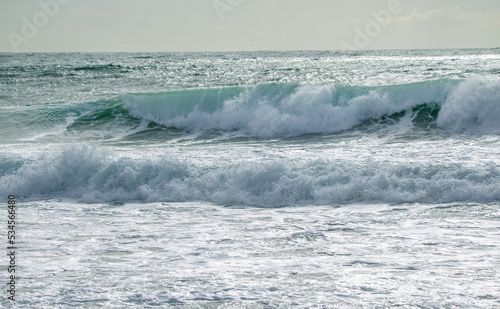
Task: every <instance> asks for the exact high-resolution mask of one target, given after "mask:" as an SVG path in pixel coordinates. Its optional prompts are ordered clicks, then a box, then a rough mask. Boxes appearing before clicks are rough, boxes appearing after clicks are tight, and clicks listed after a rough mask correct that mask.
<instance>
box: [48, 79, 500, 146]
mask: <svg viewBox="0 0 500 309" xmlns="http://www.w3.org/2000/svg"><path fill="white" fill-rule="evenodd" d="M43 113H44V115H46V114H50V115H51V116H50V119H55V120H54V121H58V124H59V125H60V124H61V119H65V118H68V119H69V118H71V119H70V121H69V120H68V121H66V123H68V125H67V131H86V130H94V131H95V130H102V131H106V132H108V133H110V134H112V132H113V131H114V130H116V131H117V132H118V131H119V132H123V131H124V130H129V131H131V132H132V131H133V132H136V131H137V128H139V127H141V128H144V127H146V128H147V127H151V126H153V127H158V126H160V127H164V128H165V127H168V128H175V129H177V130H184V131H188V132H193V131H194V132H221V133H224V132H237V133H239V134H244V135H247V136H253V137H258V138H273V137H290V136H300V135H305V134H329V133H336V132H342V131H346V130H350V129H353V128H360V127H361V128H364V129H369V130H372V131H373V130H377V129H378V128H380V127H381V126H380V125H382V127H384V128H387V127H388V126H389V127H390V126H391V125H394V124H401V123H402V122H404V123H405V125H407V126H408V127H409V128H416V129H418V128H426V129H429V128H430V129H439V130H440V131H446V132H450V133H452V134H454V133H457V134H462V133H468V134H469V133H470V134H500V80H490V81H486V80H480V79H470V80H465V81H459V80H436V81H428V82H422V83H415V84H404V85H392V86H379V87H365V86H347V85H340V84H332V85H323V86H310V85H299V84H293V83H289V84H260V85H257V86H253V87H232V88H210V89H185V90H177V91H169V92H160V93H135V94H134V93H124V94H122V95H121V96H119V97H115V98H112V99H109V100H106V101H98V102H89V103H86V104H83V105H78V106H77V105H67V106H66V109H64V108H63V109H61V107H60V106H57V107H56V108H55V109H54V111H53V112H50V113H49V112H46V111H44V112H43ZM39 118H40V117H39ZM41 118H43V117H41ZM144 123H149V126H148V125H144ZM42 127H46V125H43V126H42Z"/></svg>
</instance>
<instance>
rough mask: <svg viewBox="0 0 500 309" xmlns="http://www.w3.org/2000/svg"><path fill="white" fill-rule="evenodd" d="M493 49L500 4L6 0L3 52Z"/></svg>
mask: <svg viewBox="0 0 500 309" xmlns="http://www.w3.org/2000/svg"><path fill="white" fill-rule="evenodd" d="M491 47H500V1H499V0H0V52H13V51H20V52H101V51H103V52H114V51H116V52H119V51H123V52H140V51H143V52H161V51H164V52H171V51H254V50H338V49H434V48H491Z"/></svg>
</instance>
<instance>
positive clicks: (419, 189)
mask: <svg viewBox="0 0 500 309" xmlns="http://www.w3.org/2000/svg"><path fill="white" fill-rule="evenodd" d="M499 180H500V170H499V168H498V167H497V166H496V164H493V163H485V164H481V165H478V166H476V167H473V168H471V167H466V166H462V165H460V164H449V165H446V164H444V163H440V164H431V163H429V164H425V165H422V164H413V163H407V164H405V163H394V164H391V163H381V162H367V163H366V164H359V163H355V162H352V161H351V162H347V161H346V162H338V161H337V162H331V161H329V160H324V159H321V160H320V159H318V160H309V161H302V162H298V161H295V160H291V159H287V160H272V161H266V162H247V161H240V162H238V163H235V164H212V165H201V164H199V163H198V162H197V161H195V160H177V159H173V158H168V157H163V158H159V159H157V160H146V159H132V158H120V159H113V158H111V157H108V156H106V154H105V153H104V152H102V151H99V150H97V149H94V148H91V147H86V146H76V145H74V146H71V147H67V148H65V149H64V150H63V151H62V152H60V153H58V154H55V155H51V156H42V157H41V158H39V160H36V161H34V162H30V163H26V164H24V165H23V166H22V167H20V168H19V169H17V170H16V171H15V172H13V173H10V174H7V175H5V176H3V177H2V178H1V179H0V181H1V182H2V183H3V184H4V187H3V189H2V191H5V192H3V194H7V192H17V193H16V194H18V195H22V196H25V197H26V198H46V197H51V198H54V197H61V198H74V199H78V200H80V201H84V202H89V203H98V202H103V201H104V202H113V201H115V202H116V201H117V202H130V201H146V202H156V201H172V202H186V201H207V202H213V203H216V204H223V205H226V204H231V205H233V204H236V205H254V206H262V207H275V206H284V205H308V204H345V203H353V202H371V203H378V202H381V203H404V202H426V203H443V202H455V201H470V202H482V203H487V202H493V201H498V200H500V187H499V186H498V183H499Z"/></svg>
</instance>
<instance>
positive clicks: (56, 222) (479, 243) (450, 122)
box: [0, 49, 500, 308]
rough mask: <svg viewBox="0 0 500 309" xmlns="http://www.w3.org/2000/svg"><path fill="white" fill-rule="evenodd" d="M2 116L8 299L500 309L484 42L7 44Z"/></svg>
mask: <svg viewBox="0 0 500 309" xmlns="http://www.w3.org/2000/svg"><path fill="white" fill-rule="evenodd" d="M0 123H1V125H0V136H1V139H0V143H1V147H2V151H1V152H0V183H1V185H0V194H1V195H3V196H5V198H6V197H7V195H8V194H15V195H16V196H17V202H18V216H19V218H18V227H17V233H18V235H19V238H20V240H19V242H20V243H19V250H18V251H19V253H18V264H19V267H20V268H19V269H18V273H19V274H18V275H19V276H20V277H21V279H19V287H18V291H17V293H18V297H19V300H18V305H22V306H24V307H30V308H31V307H32V308H40V307H46V308H49V307H50V308H54V307H61V308H65V307H88V308H93V307H107V308H121V307H128V306H131V307H155V306H160V307H169V306H177V307H187V308H189V307H192V308H197V307H207V308H211V307H213V308H217V307H221V308H226V307H227V308H242V307H243V308H244V307H248V308H280V307H282V308H288V307H298V308H310V307H318V308H320V307H326V308H344V307H354V308H365V307H368V308H370V307H372V308H379V307H398V306H399V307H419V306H420V307H423V308H443V307H447V308H455V307H459V308H494V307H497V306H500V301H499V297H500V292H499V291H500V284H499V283H498V282H500V280H499V276H498V274H497V272H496V271H495V270H496V269H498V268H499V266H500V265H499V264H500V259H499V256H500V255H499V253H500V250H499V239H500V237H499V236H500V229H499V222H500V221H499V205H500V203H499V201H500V186H499V185H500V169H499V163H500V138H499V134H500V50H498V49H492V50H443V51H378V52H256V53H208V54H205V53H185V54H180V53H175V54H168V53H166V54H157V53H153V54H0ZM7 262H8V261H7V260H6V259H4V260H3V262H2V263H5V264H6V263H7ZM6 276H7V274H5V277H6ZM4 304H7V300H5V299H4Z"/></svg>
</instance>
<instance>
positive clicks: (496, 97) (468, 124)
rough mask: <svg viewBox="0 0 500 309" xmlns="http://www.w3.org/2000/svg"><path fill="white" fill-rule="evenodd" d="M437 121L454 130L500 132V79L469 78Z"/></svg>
mask: <svg viewBox="0 0 500 309" xmlns="http://www.w3.org/2000/svg"><path fill="white" fill-rule="evenodd" d="M437 124H438V125H439V126H440V127H443V128H445V129H448V130H451V131H453V132H458V133H460V132H472V133H480V134H499V133H500V81H499V80H494V81H491V80H484V79H478V78H476V79H469V80H466V81H464V82H463V83H461V84H460V85H459V86H458V87H456V89H454V91H453V92H452V93H451V94H450V96H449V97H448V98H447V100H446V101H445V103H444V105H443V107H442V109H441V111H440V113H439V116H438V119H437Z"/></svg>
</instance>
